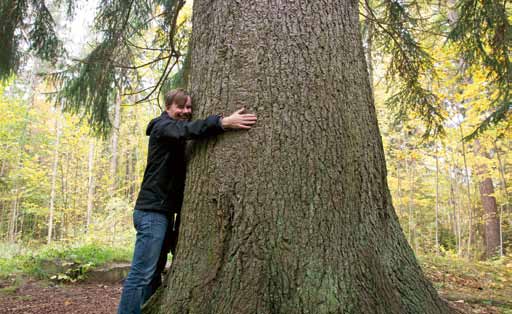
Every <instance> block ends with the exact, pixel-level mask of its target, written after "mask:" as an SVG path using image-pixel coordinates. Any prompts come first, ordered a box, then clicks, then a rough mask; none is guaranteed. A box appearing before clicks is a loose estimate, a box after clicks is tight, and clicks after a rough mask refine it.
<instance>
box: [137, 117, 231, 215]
mask: <svg viewBox="0 0 512 314" xmlns="http://www.w3.org/2000/svg"><path fill="white" fill-rule="evenodd" d="M222 132H223V129H222V126H221V124H220V117H219V116H209V117H208V118H206V119H204V120H195V121H181V120H174V119H172V118H170V117H169V115H168V114H167V112H165V111H164V112H163V113H162V114H161V115H160V117H158V118H155V119H153V120H151V122H149V124H148V127H147V130H146V135H149V147H148V161H147V165H146V170H145V171H144V179H143V180H142V186H141V188H140V192H139V196H138V197H137V202H136V203H135V208H136V209H140V210H150V211H161V212H166V213H169V214H171V213H179V212H180V210H181V204H182V202H183V190H184V188H185V174H186V160H185V145H186V140H189V139H198V138H204V137H208V136H213V135H216V134H219V133H222Z"/></svg>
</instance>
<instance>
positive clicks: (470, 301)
mask: <svg viewBox="0 0 512 314" xmlns="http://www.w3.org/2000/svg"><path fill="white" fill-rule="evenodd" d="M420 260H421V264H422V267H423V269H424V271H425V274H426V275H427V277H428V278H429V279H430V280H431V281H432V282H433V284H434V287H435V288H436V289H437V290H438V292H439V293H440V295H441V296H442V297H443V298H444V299H445V300H447V301H448V302H449V303H450V304H451V305H452V306H453V307H456V308H457V309H459V310H461V311H462V312H464V313H467V314H470V313H474V314H483V313H485V314H512V264H503V265H496V263H494V264H493V263H469V262H464V261H461V260H460V259H459V260H457V261H453V260H449V259H446V258H432V257H422V258H420ZM120 294H121V283H115V284H112V283H108V284H107V283H105V284H101V283H94V284H92V283H74V284H55V283H53V282H50V281H42V280H33V279H26V278H24V279H23V278H20V277H17V278H11V279H4V280H1V281H0V313H2V314H3V313H6V314H7V313H9V314H32V313H55V314H61V313H70V314H74V313H77V314H78V313H80V314H89V313H90V314H92V313H94V314H107V313H108V314H110V313H115V312H116V307H117V304H118V302H119V297H120Z"/></svg>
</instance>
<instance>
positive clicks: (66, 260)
mask: <svg viewBox="0 0 512 314" xmlns="http://www.w3.org/2000/svg"><path fill="white" fill-rule="evenodd" d="M0 247H8V246H6V244H3V243H0ZM10 250H11V251H12V250H13V248H12V246H11V249H10ZM131 257H132V251H130V250H129V249H127V248H126V247H108V246H104V245H98V244H86V245H78V246H62V245H57V246H49V247H43V248H40V249H38V250H35V251H30V250H24V251H22V252H21V253H18V254H15V255H12V254H2V256H0V278H6V277H10V276H13V275H15V274H24V275H29V276H34V277H37V278H47V279H54V280H57V281H75V280H81V279H83V278H84V277H85V275H86V273H87V271H89V270H90V269H92V268H94V267H99V266H102V265H105V264H107V263H112V262H129V261H130V260H131ZM48 265H51V266H48Z"/></svg>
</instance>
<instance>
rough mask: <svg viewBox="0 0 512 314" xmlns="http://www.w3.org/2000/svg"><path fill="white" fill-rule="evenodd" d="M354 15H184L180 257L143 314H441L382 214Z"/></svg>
mask: <svg viewBox="0 0 512 314" xmlns="http://www.w3.org/2000/svg"><path fill="white" fill-rule="evenodd" d="M358 10H359V8H358V2H357V1H354V0H352V1H334V0H331V1H305V0H302V1H274V0H271V1H262V0H254V1H229V0H224V1H220V0H219V1H201V0H196V1H194V11H193V24H194V30H193V38H192V69H191V78H190V79H191V81H190V83H191V84H190V86H191V87H192V94H193V98H194V104H195V105H194V106H195V113H196V117H204V116H205V115H207V114H210V113H218V112H224V113H228V112H230V111H232V110H234V109H236V108H239V107H240V106H242V105H245V106H246V107H247V108H248V109H249V111H252V112H256V113H257V114H258V117H259V120H258V125H257V126H256V127H255V128H254V129H252V130H251V131H249V132H231V133H226V134H225V135H223V136H221V137H219V138H217V139H213V140H209V141H204V142H201V143H198V145H197V146H196V147H195V150H194V155H193V158H192V160H191V161H190V163H189V171H188V178H187V184H186V190H185V195H186V196H185V201H184V207H183V210H182V225H181V230H180V240H179V243H178V253H177V255H176V256H175V259H174V261H173V266H172V267H171V271H170V274H169V276H168V278H167V279H166V288H165V289H162V290H160V291H159V293H157V294H156V295H155V297H153V298H152V299H151V300H150V302H149V304H148V305H147V306H146V307H145V310H144V311H145V313H199V314H205V313H215V314H222V313H237V314H245V313H254V314H256V313H260V314H262V313H315V314H321V313H393V314H399V313H432V314H434V313H435V314H440V313H449V312H450V311H451V310H450V309H449V308H448V306H447V305H446V304H445V303H444V302H443V301H442V300H441V299H440V298H439V297H438V295H437V293H436V291H435V290H434V289H433V288H432V286H431V284H430V283H429V282H428V281H427V280H426V279H425V278H424V276H423V274H422V271H421V269H420V267H419V266H418V263H417V261H416V259H415V257H414V253H413V251H412V250H411V248H410V247H409V245H408V244H407V241H406V239H405V237H404V235H403V232H402V230H401V228H400V225H399V223H398V218H397V216H396V214H395V211H394V209H393V206H392V204H391V196H390V193H389V189H388V186H387V182H386V168H385V161H384V153H383V148H382V141H381V137H380V134H379V130H378V126H377V119H376V114H375V109H374V105H373V99H372V96H371V87H370V81H369V78H368V72H367V70H366V64H365V57H364V53H363V48H362V45H361V38H360V33H359V24H358V12H359V11H358Z"/></svg>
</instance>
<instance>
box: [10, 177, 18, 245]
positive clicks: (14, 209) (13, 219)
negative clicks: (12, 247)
mask: <svg viewBox="0 0 512 314" xmlns="http://www.w3.org/2000/svg"><path fill="white" fill-rule="evenodd" d="M18 195H19V192H18V187H17V186H16V187H15V188H14V201H13V204H12V210H11V219H10V221H9V242H11V243H14V242H16V223H17V221H18Z"/></svg>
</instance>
